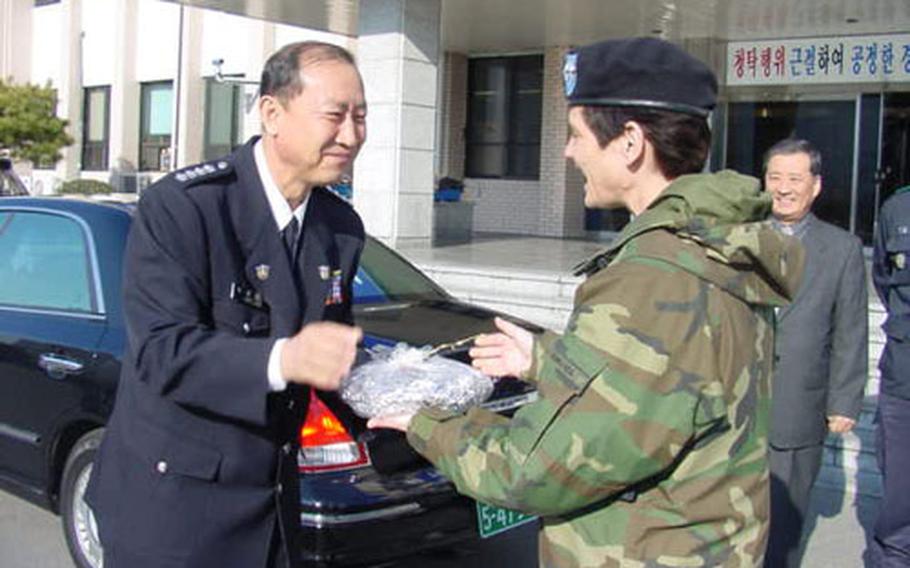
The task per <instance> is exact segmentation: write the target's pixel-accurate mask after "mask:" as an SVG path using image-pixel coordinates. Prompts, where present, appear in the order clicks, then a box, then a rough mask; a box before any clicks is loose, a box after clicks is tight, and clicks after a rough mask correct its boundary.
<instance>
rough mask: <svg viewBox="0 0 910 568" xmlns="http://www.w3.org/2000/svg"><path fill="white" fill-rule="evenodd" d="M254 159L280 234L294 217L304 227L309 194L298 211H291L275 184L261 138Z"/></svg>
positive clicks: (257, 143) (255, 148)
mask: <svg viewBox="0 0 910 568" xmlns="http://www.w3.org/2000/svg"><path fill="white" fill-rule="evenodd" d="M253 158H254V159H255V160H256V171H257V172H258V173H259V180H260V181H261V182H262V187H264V188H265V197H266V199H268V201H269V207H270V208H271V210H272V217H273V218H274V219H275V224H276V225H277V226H278V232H281V231H283V230H284V228H285V227H287V226H288V223H290V222H291V216H292V215H293V216H294V217H297V223H298V225H299V226H300V227H303V216H304V214H306V206H307V203H309V202H310V196H309V194H307V196H306V199H304V200H303V203H301V204H300V205H298V206H297V209H294V210H293V211H291V206H290V205H288V201H287V199H285V198H284V196H283V195H281V190H279V189H278V184H277V183H275V179H274V178H273V177H272V172H271V171H269V164H268V162H266V160H265V150H263V149H262V139H261V138H260V139H259V140H257V141H256V143H255V144H253Z"/></svg>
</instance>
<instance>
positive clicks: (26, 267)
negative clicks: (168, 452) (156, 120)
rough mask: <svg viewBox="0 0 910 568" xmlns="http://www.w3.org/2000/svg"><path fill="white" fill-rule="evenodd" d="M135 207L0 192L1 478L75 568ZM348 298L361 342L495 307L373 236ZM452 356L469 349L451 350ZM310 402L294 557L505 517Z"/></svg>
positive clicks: (410, 544) (81, 553)
mask: <svg viewBox="0 0 910 568" xmlns="http://www.w3.org/2000/svg"><path fill="white" fill-rule="evenodd" d="M132 210H133V206H132V205H125V204H114V203H99V202H89V201H82V200H73V199H64V198H28V197H11V198H0V487H2V488H3V489H6V490H8V491H10V492H13V493H15V494H17V495H19V496H21V497H24V498H26V499H28V500H30V501H33V502H35V503H38V504H39V505H42V506H44V507H46V508H48V509H50V510H52V511H55V512H59V513H60V515H61V517H62V520H63V529H64V532H65V535H66V540H67V544H68V545H69V548H70V551H71V553H72V555H73V558H74V560H75V562H76V564H77V565H78V566H80V567H85V566H94V567H97V566H99V565H100V558H101V550H100V547H99V545H98V539H97V531H96V528H95V525H94V520H93V518H92V515H91V512H90V510H89V509H88V507H87V506H86V505H85V503H84V502H83V500H82V495H83V493H84V491H85V486H86V483H87V481H88V478H89V475H90V473H91V465H92V461H93V458H94V454H95V450H96V448H97V447H98V443H99V441H100V439H101V436H102V434H103V431H104V424H105V421H106V419H107V417H108V416H109V415H110V412H111V409H112V406H113V403H114V393H115V386H116V382H117V380H118V376H119V374H120V364H121V358H122V354H123V351H124V343H125V332H124V323H123V310H122V305H121V293H120V289H121V270H122V262H123V251H124V245H125V242H126V236H127V233H128V231H129V227H130V223H131V219H132ZM354 295H355V307H354V314H355V319H356V321H357V323H358V325H360V326H362V327H363V328H364V331H365V341H364V343H365V345H366V346H367V347H370V346H372V345H376V344H387V345H391V344H395V343H397V342H406V343H408V344H413V345H438V344H440V343H444V342H450V341H453V340H456V339H459V338H462V337H466V336H469V335H473V334H475V333H478V332H481V331H487V330H490V329H492V318H493V316H494V315H496V314H495V313H494V312H491V311H489V310H485V309H482V308H479V307H476V306H471V305H468V304H464V303H461V302H458V301H456V300H454V299H453V298H452V297H450V296H449V295H448V294H446V293H445V292H444V291H443V290H442V289H440V288H439V287H438V286H436V285H435V284H434V283H433V282H432V281H430V280H429V279H428V278H427V277H425V276H424V275H423V274H421V273H420V272H419V271H418V270H417V269H416V268H415V267H414V266H412V265H411V264H409V263H408V262H407V261H405V260H404V259H403V258H401V257H400V256H398V255H397V254H396V253H394V252H393V251H391V250H390V249H388V248H386V247H385V246H383V245H382V244H380V243H379V242H377V241H375V240H373V239H368V242H367V245H366V248H365V250H364V254H363V258H362V263H361V268H360V271H359V272H358V274H357V277H356V280H355V290H354ZM451 356H452V357H455V358H460V359H462V360H466V357H467V355H466V353H465V351H464V350H462V351H457V352H455V353H453V354H452V355H451ZM534 396H535V392H534V391H533V388H532V387H531V386H530V385H528V384H526V383H523V382H521V381H517V380H514V379H506V380H501V381H499V382H498V383H497V386H496V389H495V391H494V394H493V397H492V398H491V400H490V402H488V403H487V404H489V405H490V406H491V407H493V408H494V409H496V410H497V411H500V412H504V413H508V412H511V411H514V409H515V408H517V407H519V406H521V405H522V404H524V403H526V402H527V401H529V400H531V399H532V398H533V397H534ZM313 397H314V398H313V400H312V401H311V406H310V412H309V415H308V417H307V421H306V423H305V424H304V425H302V427H301V431H300V441H301V450H300V452H299V455H298V465H299V469H300V472H301V485H300V488H301V504H300V505H301V517H300V518H301V524H302V526H303V528H304V533H305V542H306V544H305V546H304V549H303V550H302V551H301V554H302V556H303V558H305V559H307V560H309V561H311V562H313V563H315V564H354V563H365V562H378V561H384V560H388V559H392V558H397V557H404V556H407V555H411V554H413V553H415V552H418V551H420V550H425V549H429V548H435V547H440V546H446V545H451V544H454V543H461V542H464V541H466V540H469V539H476V538H478V531H479V530H480V531H484V532H491V528H494V529H500V528H504V527H505V526H507V525H510V524H511V523H512V522H513V521H517V520H518V519H517V518H516V517H515V516H514V515H511V516H509V515H505V514H503V513H501V512H499V511H495V510H493V511H491V510H490V509H489V508H486V507H484V506H482V505H476V507H475V503H474V502H472V501H471V500H469V499H467V498H465V497H462V496H459V495H457V494H456V493H455V491H454V489H453V487H452V485H451V484H450V483H449V482H448V481H446V480H445V479H444V478H443V477H442V476H441V475H440V474H439V473H438V472H437V471H436V470H435V469H433V468H432V467H431V466H430V465H429V464H428V463H427V462H425V461H423V460H422V459H421V458H420V457H419V456H418V455H417V454H415V453H414V452H413V451H412V450H411V449H410V448H409V446H408V445H407V443H406V442H405V440H404V438H403V436H402V435H401V434H400V433H397V432H391V431H368V430H367V429H366V428H365V425H364V421H363V420H362V419H360V418H358V417H356V416H355V415H354V414H353V413H352V412H351V411H350V409H349V408H348V407H347V406H346V405H345V404H344V403H343V402H341V400H340V398H338V397H337V395H335V394H333V393H332V394H327V393H319V395H318V396H317V395H316V394H314V395H313ZM478 511H480V512H481V519H483V520H482V521H481V522H480V523H478V520H477V519H478ZM503 519H505V522H503ZM487 525H490V526H487ZM493 525H495V527H493Z"/></svg>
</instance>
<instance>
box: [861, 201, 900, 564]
mask: <svg viewBox="0 0 910 568" xmlns="http://www.w3.org/2000/svg"><path fill="white" fill-rule="evenodd" d="M872 279H873V281H874V283H875V289H876V291H877V292H878V295H879V297H880V298H881V300H882V303H883V304H884V305H885V310H886V311H887V313H888V317H887V319H886V320H885V324H884V325H883V326H882V328H883V329H884V331H885V335H886V336H887V342H886V343H885V350H884V352H883V353H882V358H881V361H880V362H879V369H881V387H880V392H879V395H878V416H877V422H878V432H877V434H878V435H877V445H878V462H879V467H880V468H881V471H882V481H883V483H884V496H883V499H882V502H881V510H880V512H879V516H878V520H877V522H876V524H875V529H874V538H873V540H872V545H871V555H870V557H871V558H870V560H871V561H872V566H876V567H879V566H880V567H889V568H890V567H896V566H910V478H908V477H907V472H908V471H910V186H908V187H905V188H902V189H899V190H898V191H897V192H896V193H895V195H893V196H892V197H891V198H889V199H888V200H887V201H886V202H885V204H884V205H883V206H882V208H881V212H880V213H879V218H878V229H877V231H876V233H875V251H874V257H873V265H872Z"/></svg>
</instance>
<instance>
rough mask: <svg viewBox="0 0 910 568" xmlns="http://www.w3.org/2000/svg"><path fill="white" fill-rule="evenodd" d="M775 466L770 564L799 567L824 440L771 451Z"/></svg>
mask: <svg viewBox="0 0 910 568" xmlns="http://www.w3.org/2000/svg"><path fill="white" fill-rule="evenodd" d="M768 461H769V466H770V469H771V531H770V534H769V537H768V551H767V552H766V553H765V566H766V567H767V568H788V567H792V568H797V567H798V566H799V565H800V557H801V555H802V551H801V549H800V543H801V542H802V533H803V523H804V521H805V520H806V511H808V509H809V497H810V494H811V493H812V485H813V484H814V483H815V478H816V477H818V471H819V469H821V465H822V444H818V445H815V446H808V447H805V448H795V449H779V448H775V447H773V446H772V447H771V448H770V449H769V452H768Z"/></svg>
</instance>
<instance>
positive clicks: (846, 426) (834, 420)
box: [828, 414, 856, 434]
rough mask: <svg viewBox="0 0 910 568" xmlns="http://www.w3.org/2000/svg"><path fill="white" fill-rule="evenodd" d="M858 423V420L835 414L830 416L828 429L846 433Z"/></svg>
mask: <svg viewBox="0 0 910 568" xmlns="http://www.w3.org/2000/svg"><path fill="white" fill-rule="evenodd" d="M855 425H856V420H854V419H852V418H847V417H846V416H838V415H836V414H833V415H831V416H829V417H828V430H830V431H831V432H834V433H835V434H846V433H847V432H849V431H850V430H853V427H854V426H855Z"/></svg>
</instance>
